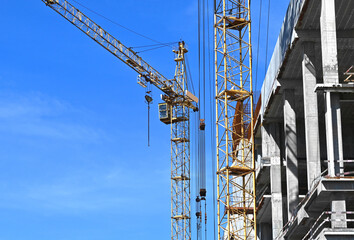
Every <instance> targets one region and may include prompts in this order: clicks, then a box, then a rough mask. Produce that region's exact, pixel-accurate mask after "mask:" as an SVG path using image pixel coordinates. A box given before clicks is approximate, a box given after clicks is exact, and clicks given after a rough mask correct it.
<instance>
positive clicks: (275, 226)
mask: <svg viewBox="0 0 354 240" xmlns="http://www.w3.org/2000/svg"><path fill="white" fill-rule="evenodd" d="M268 132H269V151H270V156H271V158H270V162H271V167H270V188H271V194H272V236H273V239H275V238H276V237H277V236H278V235H279V233H280V232H281V230H282V229H283V225H284V224H283V207H282V205H283V201H282V192H281V161H280V148H279V142H280V130H279V124H278V123H270V124H269V126H268Z"/></svg>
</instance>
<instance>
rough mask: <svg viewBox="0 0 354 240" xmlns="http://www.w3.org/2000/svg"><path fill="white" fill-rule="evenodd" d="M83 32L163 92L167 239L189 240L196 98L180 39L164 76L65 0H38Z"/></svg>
mask: <svg viewBox="0 0 354 240" xmlns="http://www.w3.org/2000/svg"><path fill="white" fill-rule="evenodd" d="M42 1H43V2H44V3H45V4H46V5H47V6H49V7H50V8H52V9H53V10H54V11H56V12H57V13H59V14H60V15H61V16H63V17H64V18H65V19H66V20H68V21H69V22H70V23H72V24H73V25H74V26H76V27H77V28H78V29H80V30H81V31H82V32H83V33H85V34H86V35H87V36H89V37H90V38H91V39H93V40H94V41H95V42H97V43H98V44H100V45H101V46H102V47H104V48H105V49H106V50H108V51H109V52H110V53H112V54H113V55H114V56H116V57H117V58H118V59H120V60H121V61H123V62H124V63H126V64H127V65H128V66H129V67H131V68H132V69H134V70H135V71H136V72H137V73H139V78H138V79H139V80H138V83H139V84H140V85H141V86H143V87H146V85H147V84H148V83H150V84H152V85H154V86H156V87H157V88H158V89H160V90H161V91H162V92H164V94H165V95H163V100H164V101H165V103H162V104H159V110H160V120H161V121H162V122H164V123H165V124H171V238H172V240H190V239H191V228H190V213H191V208H190V120H189V117H190V116H189V114H190V109H193V111H198V108H197V106H196V103H197V102H198V99H197V98H196V97H195V96H194V95H193V94H192V93H190V92H189V91H188V88H187V75H186V67H185V58H184V55H185V53H187V49H186V48H185V45H184V42H180V43H179V45H178V49H177V50H174V52H175V55H176V58H175V61H176V63H177V66H176V71H175V76H174V78H173V79H167V78H166V77H164V76H163V75H162V74H160V73H159V72H158V71H157V70H155V69H154V68H153V67H151V66H150V65H149V64H148V63H147V62H145V61H144V60H143V59H142V58H141V57H139V56H138V55H137V54H136V53H135V52H134V51H133V50H131V49H130V48H128V47H126V46H124V45H123V44H122V43H121V42H120V41H118V40H117V39H116V38H114V37H113V36H112V35H110V34H109V33H108V32H106V31H105V30H104V29H103V28H101V27H100V26H99V25H98V24H96V23H95V22H93V21H92V20H91V19H90V18H88V17H87V16H86V15H85V14H83V13H82V12H80V11H79V10H78V9H77V8H75V7H74V6H73V5H72V4H70V3H69V2H68V1H66V0H42Z"/></svg>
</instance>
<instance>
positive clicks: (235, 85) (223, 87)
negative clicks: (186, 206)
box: [214, 0, 256, 240]
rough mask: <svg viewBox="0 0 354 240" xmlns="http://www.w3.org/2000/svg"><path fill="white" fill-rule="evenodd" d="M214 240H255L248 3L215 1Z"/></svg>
mask: <svg viewBox="0 0 354 240" xmlns="http://www.w3.org/2000/svg"><path fill="white" fill-rule="evenodd" d="M214 11H215V13H214V21H215V28H214V30H215V32H214V33H215V77H216V113H217V115H216V138H217V204H218V239H219V240H233V239H256V233H255V232H256V201H255V170H254V168H255V165H254V137H253V124H254V123H253V90H252V55H251V53H252V52H251V19H250V0H236V1H233V0H217V1H216V2H215V9H214Z"/></svg>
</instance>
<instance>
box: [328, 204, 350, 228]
mask: <svg viewBox="0 0 354 240" xmlns="http://www.w3.org/2000/svg"><path fill="white" fill-rule="evenodd" d="M331 211H332V215H331V225H332V228H347V222H346V221H347V214H346V213H345V212H346V205H345V200H333V201H332V203H331Z"/></svg>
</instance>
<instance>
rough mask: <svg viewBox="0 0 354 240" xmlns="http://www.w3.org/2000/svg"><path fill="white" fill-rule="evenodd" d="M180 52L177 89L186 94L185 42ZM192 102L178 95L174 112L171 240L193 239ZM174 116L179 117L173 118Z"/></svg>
mask: <svg viewBox="0 0 354 240" xmlns="http://www.w3.org/2000/svg"><path fill="white" fill-rule="evenodd" d="M174 52H175V54H176V58H175V61H176V64H177V66H176V72H175V81H174V86H173V91H174V92H176V93H177V95H179V96H183V95H184V94H185V90H188V89H187V78H186V72H185V59H184V54H185V53H186V52H187V49H186V48H185V46H184V42H180V43H179V48H178V49H177V50H174ZM188 104H189V103H188V102H186V101H185V100H184V98H183V97H177V98H174V99H173V100H172V101H171V104H170V111H171V116H172V118H171V239H172V240H190V239H191V226H190V215H191V209H190V133H189V132H190V126H189V123H190V121H189V108H188ZM173 119H178V120H176V121H173Z"/></svg>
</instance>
